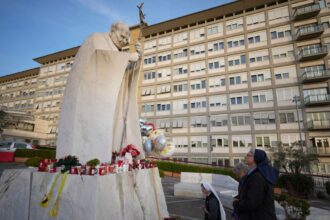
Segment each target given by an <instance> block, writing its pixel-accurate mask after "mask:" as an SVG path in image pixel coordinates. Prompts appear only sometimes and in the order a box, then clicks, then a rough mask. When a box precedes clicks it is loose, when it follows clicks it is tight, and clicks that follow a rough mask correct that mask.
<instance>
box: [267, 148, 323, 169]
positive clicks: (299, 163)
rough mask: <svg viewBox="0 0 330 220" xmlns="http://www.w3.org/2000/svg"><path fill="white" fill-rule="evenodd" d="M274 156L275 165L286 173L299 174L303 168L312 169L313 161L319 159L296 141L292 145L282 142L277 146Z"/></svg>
mask: <svg viewBox="0 0 330 220" xmlns="http://www.w3.org/2000/svg"><path fill="white" fill-rule="evenodd" d="M274 149H275V148H274ZM273 157H274V167H276V168H278V169H279V170H284V171H285V172H286V173H295V174H299V173H301V172H302V171H303V170H307V171H310V164H311V162H313V161H316V160H317V156H316V155H315V154H310V153H307V152H306V151H305V150H304V149H303V146H300V145H299V143H294V144H292V145H291V146H284V145H283V144H282V143H281V144H280V145H279V146H278V147H277V148H276V151H275V152H274V154H273Z"/></svg>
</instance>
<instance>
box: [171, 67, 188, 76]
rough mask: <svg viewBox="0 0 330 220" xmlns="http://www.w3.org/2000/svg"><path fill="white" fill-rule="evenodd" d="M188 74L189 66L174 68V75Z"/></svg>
mask: <svg viewBox="0 0 330 220" xmlns="http://www.w3.org/2000/svg"><path fill="white" fill-rule="evenodd" d="M187 73H188V67H187V66H180V67H178V66H176V67H174V68H173V74H174V75H183V74H187Z"/></svg>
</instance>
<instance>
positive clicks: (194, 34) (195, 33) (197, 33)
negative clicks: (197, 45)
mask: <svg viewBox="0 0 330 220" xmlns="http://www.w3.org/2000/svg"><path fill="white" fill-rule="evenodd" d="M204 36H205V32H204V28H199V29H195V30H192V31H190V40H197V39H199V38H203V37H204Z"/></svg>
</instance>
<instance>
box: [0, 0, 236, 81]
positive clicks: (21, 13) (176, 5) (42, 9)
mask: <svg viewBox="0 0 330 220" xmlns="http://www.w3.org/2000/svg"><path fill="white" fill-rule="evenodd" d="M232 1H233V0H0V77H1V76H4V75H8V74H12V73H16V72H20V71H24V70H28V69H31V68H35V67H39V66H40V65H39V64H38V63H36V62H35V61H33V59H34V58H37V57H41V56H44V55H47V54H51V53H55V52H57V51H61V50H65V49H69V48H72V47H76V46H79V45H81V44H82V42H83V41H84V39H85V38H86V37H88V36H89V35H90V34H91V33H93V32H107V31H108V30H109V28H110V26H111V24H112V23H114V22H116V21H123V22H125V23H126V24H128V25H129V26H131V25H135V24H138V23H139V15H138V9H137V7H136V6H137V5H138V4H140V3H141V2H144V6H143V12H144V14H145V15H146V22H147V23H148V24H149V25H152V24H156V23H160V22H163V21H166V20H170V19H173V18H177V17H180V16H184V15H187V14H191V13H194V12H198V11H201V10H205V9H208V8H212V7H215V6H219V5H222V4H226V3H228V2H232Z"/></svg>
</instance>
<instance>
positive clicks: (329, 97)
mask: <svg viewBox="0 0 330 220" xmlns="http://www.w3.org/2000/svg"><path fill="white" fill-rule="evenodd" d="M304 103H305V105H327V104H330V94H318V95H308V96H306V97H305V98H304Z"/></svg>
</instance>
